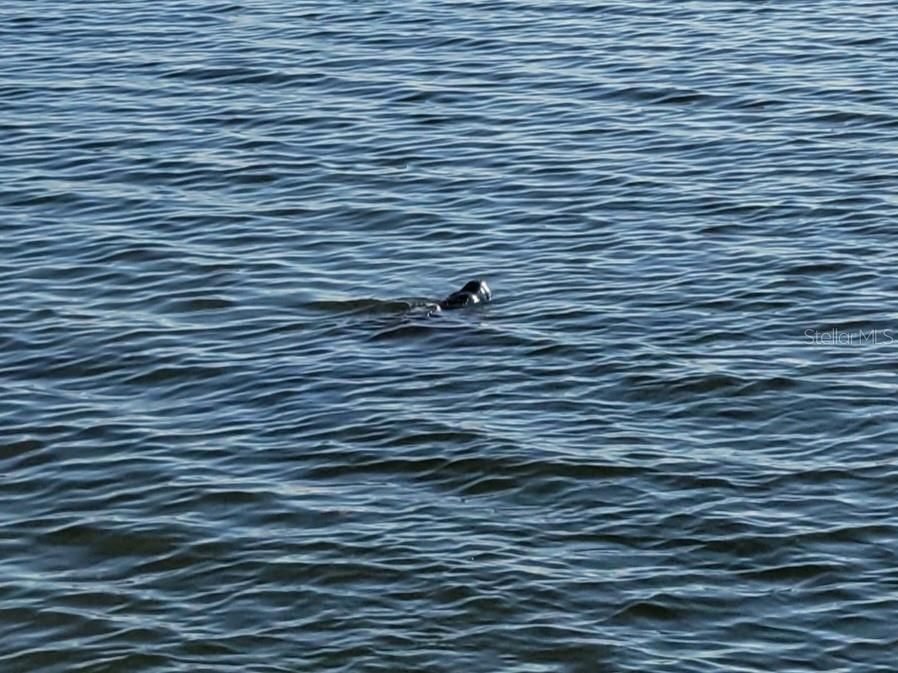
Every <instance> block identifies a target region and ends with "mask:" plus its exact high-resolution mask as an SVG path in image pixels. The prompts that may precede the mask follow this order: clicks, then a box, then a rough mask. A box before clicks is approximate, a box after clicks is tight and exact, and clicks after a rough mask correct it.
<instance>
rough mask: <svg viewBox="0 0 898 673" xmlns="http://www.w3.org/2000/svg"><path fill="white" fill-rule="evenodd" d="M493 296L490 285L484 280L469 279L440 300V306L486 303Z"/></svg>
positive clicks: (460, 306)
mask: <svg viewBox="0 0 898 673" xmlns="http://www.w3.org/2000/svg"><path fill="white" fill-rule="evenodd" d="M492 298H493V293H492V292H490V288H489V286H488V285H487V284H486V282H485V281H482V280H469V281H468V282H467V283H465V286H464V287H463V288H462V289H460V290H458V291H457V292H453V293H452V294H450V295H449V296H448V297H446V298H445V299H443V301H441V302H440V308H442V309H447V308H462V307H464V306H471V305H472V304H486V303H487V302H489V300H490V299H492Z"/></svg>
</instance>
